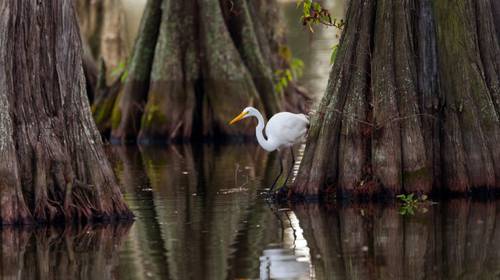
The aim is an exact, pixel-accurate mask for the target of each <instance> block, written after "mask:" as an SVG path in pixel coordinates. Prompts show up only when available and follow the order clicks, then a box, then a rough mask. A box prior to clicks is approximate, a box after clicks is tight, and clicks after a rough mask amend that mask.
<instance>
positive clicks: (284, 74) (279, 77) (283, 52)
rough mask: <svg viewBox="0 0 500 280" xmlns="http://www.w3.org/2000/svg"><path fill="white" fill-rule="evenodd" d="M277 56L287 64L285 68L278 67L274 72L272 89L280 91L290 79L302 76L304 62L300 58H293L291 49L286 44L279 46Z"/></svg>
mask: <svg viewBox="0 0 500 280" xmlns="http://www.w3.org/2000/svg"><path fill="white" fill-rule="evenodd" d="M279 56H280V57H281V59H282V60H283V61H284V62H285V64H286V65H288V67H287V68H283V69H278V70H276V71H275V72H274V76H275V80H276V84H275V85H274V90H275V91H276V92H277V93H282V92H283V91H284V90H285V89H286V87H287V86H288V84H289V83H290V82H291V81H294V80H297V79H299V78H300V77H302V74H303V73H304V62H303V61H302V60H301V59H298V58H294V57H293V56H292V51H291V50H290V48H288V47H287V46H280V48H279Z"/></svg>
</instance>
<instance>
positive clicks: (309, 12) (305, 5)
mask: <svg viewBox="0 0 500 280" xmlns="http://www.w3.org/2000/svg"><path fill="white" fill-rule="evenodd" d="M300 6H302V16H301V17H300V21H301V22H302V24H303V25H304V26H307V27H308V28H309V30H310V31H311V32H314V29H313V27H312V26H313V25H314V24H322V25H326V26H333V27H336V28H338V29H340V30H341V29H342V28H343V27H344V25H345V22H344V20H343V19H340V20H338V19H336V18H332V16H331V15H330V12H329V11H328V10H327V9H325V8H323V7H322V6H321V4H319V3H318V2H314V1H313V0H299V1H298V2H297V7H300Z"/></svg>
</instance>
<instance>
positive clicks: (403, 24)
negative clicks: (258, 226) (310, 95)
mask: <svg viewBox="0 0 500 280" xmlns="http://www.w3.org/2000/svg"><path fill="white" fill-rule="evenodd" d="M493 2H494V1H490V0H484V1H471V0H460V1H457V2H456V3H453V4H452V3H450V2H449V1H444V0H439V1H410V0H404V1H395V0H377V1H367V0H353V1H350V3H349V9H348V12H347V25H346V26H345V28H344V30H343V34H342V38H341V42H340V47H339V51H338V54H337V58H336V61H335V64H334V65H333V67H332V70H331V73H330V80H329V84H328V87H327V90H326V94H325V96H324V98H323V100H322V102H321V104H320V107H319V110H318V114H317V115H316V116H315V117H314V118H313V120H312V126H311V129H310V131H309V136H308V140H307V147H306V150H305V155H304V159H303V160H302V163H301V167H300V170H299V174H298V177H297V179H296V181H295V182H296V183H295V187H294V188H293V189H292V192H293V193H295V194H296V195H299V196H302V197H304V196H305V197H307V196H317V195H322V194H325V193H328V192H332V191H334V192H336V193H337V194H339V195H340V196H343V197H348V196H351V195H353V196H373V195H375V194H384V195H389V196H392V195H394V194H397V193H402V192H412V193H431V192H441V193H445V192H456V193H466V192H468V191H473V190H492V189H493V188H494V187H495V186H498V185H499V184H500V177H499V174H500V152H499V150H500V147H499V146H498V141H499V140H500V139H499V137H500V136H499V135H500V132H499V130H500V122H499V112H500V111H499V106H498V104H499V103H498V100H499V96H500V95H499V94H498V88H499V76H498V73H499V69H500V68H499V63H498V59H499V58H500V51H499V44H498V38H497V36H495V28H496V27H495V18H494V16H493V15H494V14H495V11H496V10H495V9H491V7H495V5H496V4H493ZM457 69H460V71H457Z"/></svg>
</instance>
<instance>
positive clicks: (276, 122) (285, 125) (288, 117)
mask: <svg viewBox="0 0 500 280" xmlns="http://www.w3.org/2000/svg"><path fill="white" fill-rule="evenodd" d="M248 117H256V118H257V121H258V124H257V127H256V128H255V136H256V137H257V141H258V142H259V145H260V146H261V147H262V148H264V150H266V151H268V152H271V151H274V150H278V151H279V150H280V149H283V148H290V150H291V152H292V165H291V166H290V171H289V172H288V175H287V177H286V180H285V183H284V184H286V181H287V180H288V177H289V176H290V173H291V172H292V169H293V163H294V162H295V159H294V155H293V148H292V146H293V145H294V144H296V143H299V142H300V141H302V139H303V138H304V136H305V135H306V133H307V129H308V128H309V120H308V119H307V117H306V116H305V115H304V114H293V113H289V112H281V113H277V114H275V115H274V116H272V117H271V119H270V120H269V121H268V122H267V125H266V124H265V122H264V118H263V117H262V114H261V113H260V112H259V111H258V110H257V109H255V108H253V107H246V108H245V109H243V111H242V112H241V113H240V114H239V115H238V116H236V117H235V118H234V119H233V120H232V121H230V122H229V124H234V123H236V122H238V121H240V120H242V119H245V118H248ZM264 126H265V127H266V136H267V139H266V137H264V134H263V133H262V132H263V130H264ZM282 173H283V161H282V160H281V158H280V173H279V175H278V177H276V179H275V180H274V183H273V185H272V186H271V190H270V191H272V190H273V189H274V185H275V184H276V182H277V181H278V178H279V177H280V176H281V174H282Z"/></svg>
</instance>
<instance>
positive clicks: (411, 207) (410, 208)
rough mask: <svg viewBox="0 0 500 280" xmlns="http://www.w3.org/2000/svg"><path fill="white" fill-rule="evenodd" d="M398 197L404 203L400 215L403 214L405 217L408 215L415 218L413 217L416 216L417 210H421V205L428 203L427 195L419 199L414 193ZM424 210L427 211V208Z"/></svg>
mask: <svg viewBox="0 0 500 280" xmlns="http://www.w3.org/2000/svg"><path fill="white" fill-rule="evenodd" d="M396 197H397V198H399V199H400V200H401V202H402V203H403V205H401V207H400V208H399V214H401V215H403V216H407V215H410V216H413V215H415V211H416V210H417V209H419V206H420V204H421V203H423V202H425V201H427V196H426V195H422V196H420V197H419V198H417V197H416V196H415V195H414V194H412V193H410V194H400V195H398V196H396ZM422 210H423V211H424V212H425V211H426V210H427V209H426V208H422Z"/></svg>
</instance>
